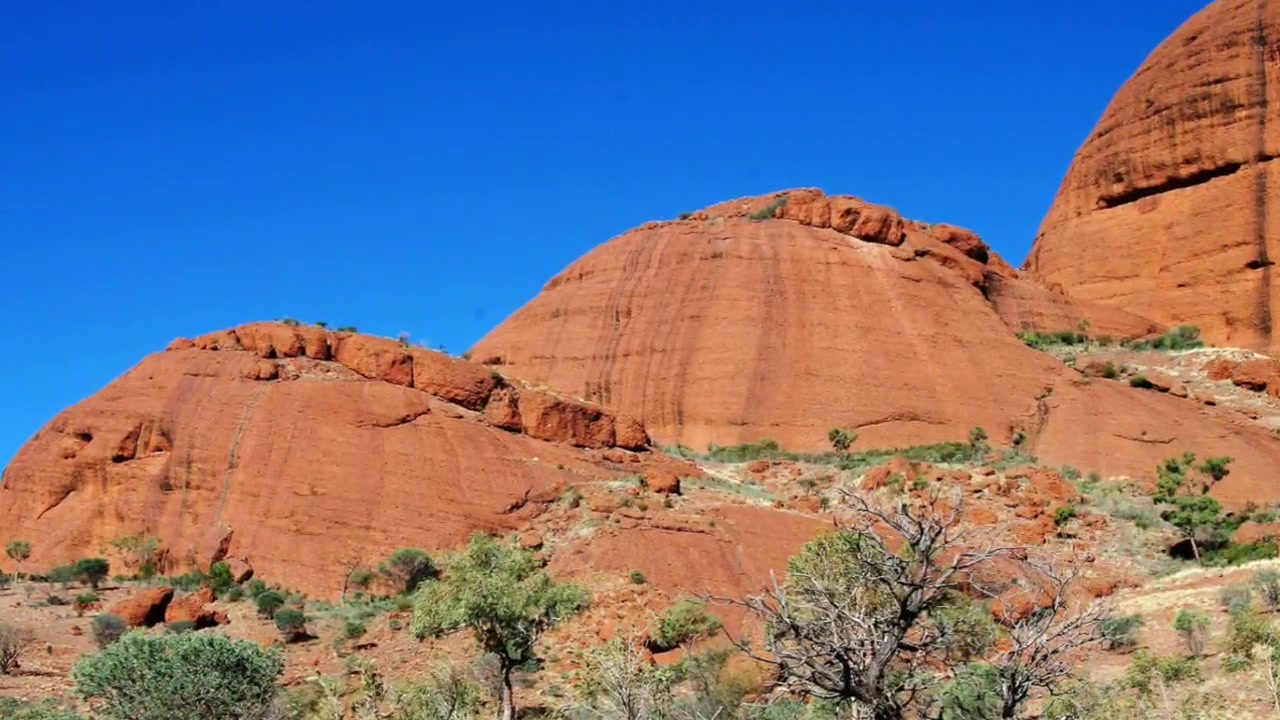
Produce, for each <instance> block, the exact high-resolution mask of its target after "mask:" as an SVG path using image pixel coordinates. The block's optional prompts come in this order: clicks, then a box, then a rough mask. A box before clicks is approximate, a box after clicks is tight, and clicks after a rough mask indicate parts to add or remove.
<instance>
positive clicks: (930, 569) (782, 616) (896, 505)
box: [711, 486, 1013, 720]
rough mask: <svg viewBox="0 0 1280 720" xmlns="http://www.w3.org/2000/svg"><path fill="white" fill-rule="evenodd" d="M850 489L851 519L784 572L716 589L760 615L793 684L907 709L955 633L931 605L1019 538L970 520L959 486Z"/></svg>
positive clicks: (885, 710)
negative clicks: (996, 535)
mask: <svg viewBox="0 0 1280 720" xmlns="http://www.w3.org/2000/svg"><path fill="white" fill-rule="evenodd" d="M943 495H944V493H943V490H942V489H941V488H940V487H939V486H935V487H934V488H932V489H931V490H930V491H929V492H927V493H925V494H924V495H923V496H912V495H899V496H894V497H892V498H887V499H886V498H883V497H876V496H865V495H862V494H857V493H846V496H845V497H846V501H847V503H848V505H849V509H850V511H851V518H850V520H849V521H848V522H847V524H845V525H843V526H838V527H837V528H836V529H835V531H834V532H833V533H831V534H828V535H826V536H824V537H821V538H819V539H818V540H815V541H814V542H812V543H810V544H809V545H807V546H806V548H805V550H804V552H802V553H801V554H800V555H798V556H796V557H795V558H793V559H792V561H791V563H790V567H789V569H788V573H787V579H786V581H785V582H779V581H778V580H777V579H776V577H775V578H773V579H772V581H771V583H770V586H769V587H768V588H766V589H765V590H764V591H763V592H761V593H760V594H756V595H749V596H747V597H745V598H719V597H717V598H711V601H712V602H717V603H720V604H725V605H730V606H738V607H741V608H743V609H744V610H745V611H746V612H747V614H748V616H751V617H754V618H755V619H757V620H758V621H760V622H761V624H762V626H763V634H764V648H763V650H764V651H763V652H761V651H759V650H757V649H755V648H754V647H752V645H751V644H750V643H749V642H748V641H747V640H745V639H743V638H731V639H732V640H733V642H734V643H735V645H737V646H738V647H739V648H740V649H741V650H743V651H744V652H746V653H747V654H748V655H750V656H751V657H752V658H754V659H755V660H757V661H759V662H762V663H765V664H766V665H769V666H772V667H773V668H774V670H775V671H776V677H777V682H778V683H779V684H780V685H782V686H784V687H785V688H786V689H788V690H789V691H792V692H795V693H798V694H800V695H803V696H810V697H816V698H820V699H824V700H830V701H834V702H836V703H839V704H843V705H849V706H852V707H853V711H854V713H855V714H856V715H857V716H860V717H864V718H869V719H871V720H899V719H900V718H902V717H903V716H904V714H905V713H906V712H907V710H908V708H910V707H911V706H912V705H913V704H915V703H916V701H917V700H918V699H919V698H921V697H922V696H923V695H924V694H925V692H926V691H927V690H929V689H930V687H931V686H932V685H933V684H934V683H933V678H932V674H931V673H930V672H926V671H928V670H931V669H932V668H934V667H936V666H937V665H938V663H939V662H941V660H942V656H943V654H944V652H945V649H946V647H947V646H948V644H949V642H950V640H951V638H949V637H948V631H947V628H946V627H945V626H944V625H942V624H939V623H936V622H934V621H933V620H932V618H931V617H930V612H931V611H934V610H937V609H939V608H942V607H944V606H946V605H947V604H949V603H952V602H954V601H955V599H956V597H957V596H958V595H959V593H960V591H961V590H963V589H964V588H966V587H967V584H968V582H969V576H970V574H971V573H972V572H973V571H974V570H975V569H977V568H979V567H981V566H984V565H986V564H987V563H990V562H992V561H993V560H996V559H998V558H1003V557H1008V556H1011V553H1012V551H1013V548H1010V547H1002V546H999V545H997V544H996V543H995V542H994V541H993V538H992V537H991V536H989V535H981V534H978V533H975V532H974V531H972V530H969V529H966V528H965V527H963V526H962V522H961V519H962V517H963V506H964V500H963V496H962V495H961V494H960V493H958V492H956V493H947V497H943Z"/></svg>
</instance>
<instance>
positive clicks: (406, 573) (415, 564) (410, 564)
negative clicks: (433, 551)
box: [379, 548, 437, 595]
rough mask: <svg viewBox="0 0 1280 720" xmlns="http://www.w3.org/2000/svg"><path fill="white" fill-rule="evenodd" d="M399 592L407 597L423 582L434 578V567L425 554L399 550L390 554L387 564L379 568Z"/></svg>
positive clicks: (414, 549) (417, 551)
mask: <svg viewBox="0 0 1280 720" xmlns="http://www.w3.org/2000/svg"><path fill="white" fill-rule="evenodd" d="M379 571H380V572H382V574H383V575H385V576H386V577H387V578H388V579H389V580H391V581H392V582H393V583H395V584H396V586H397V587H398V588H399V590H400V592H402V593H404V594H406V595H408V594H411V593H413V591H414V590H417V589H418V585H420V584H422V582H423V581H425V580H429V579H431V578H433V577H435V576H436V574H437V571H436V566H435V564H434V563H432V562H431V558H430V557H428V556H427V553H426V552H424V551H422V550H419V549H418V548H401V549H400V550H397V551H395V552H394V553H391V557H389V558H387V562H386V563H385V564H384V565H382V566H381V567H380V568H379Z"/></svg>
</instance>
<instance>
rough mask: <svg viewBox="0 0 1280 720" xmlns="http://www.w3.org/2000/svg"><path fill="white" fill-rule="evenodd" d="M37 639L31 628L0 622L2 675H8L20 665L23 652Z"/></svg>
mask: <svg viewBox="0 0 1280 720" xmlns="http://www.w3.org/2000/svg"><path fill="white" fill-rule="evenodd" d="M35 641H36V636H35V633H33V632H31V630H29V629H27V628H25V627H22V626H19V625H13V624H11V623H7V622H0V675H8V674H9V673H11V672H13V671H14V670H15V669H17V667H18V660H19V659H20V658H21V657H22V654H23V653H25V652H26V651H27V649H28V648H30V647H31V645H32V644H33V643H35Z"/></svg>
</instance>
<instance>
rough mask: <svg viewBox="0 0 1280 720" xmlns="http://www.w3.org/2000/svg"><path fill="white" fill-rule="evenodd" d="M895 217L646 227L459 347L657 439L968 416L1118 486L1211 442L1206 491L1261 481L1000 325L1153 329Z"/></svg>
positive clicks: (1210, 436)
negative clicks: (1214, 470) (1216, 471)
mask: <svg viewBox="0 0 1280 720" xmlns="http://www.w3.org/2000/svg"><path fill="white" fill-rule="evenodd" d="M784 196H785V200H784ZM855 211H856V214H857V219H856V220H849V221H847V222H846V221H841V222H840V223H836V222H835V221H834V220H833V218H837V217H845V216H848V217H852V214H851V213H854V212H855ZM753 217H754V218H763V219H757V220H753V219H752V218H753ZM895 217H898V216H897V214H896V213H894V212H892V211H890V210H888V209H884V208H880V209H876V208H872V206H870V205H869V204H867V203H865V202H863V201H860V200H856V199H851V198H833V197H828V196H825V195H823V194H822V193H821V192H820V191H817V190H791V191H788V192H785V193H775V194H772V195H768V196H763V197H758V198H747V199H743V200H736V201H732V202H727V203H722V204H719V205H715V206H713V207H710V208H707V209H706V210H702V211H700V212H696V213H693V214H691V215H690V216H689V217H688V218H687V219H685V220H681V221H677V222H668V223H649V224H647V225H645V226H643V227H641V228H639V229H637V230H634V231H632V232H629V233H626V234H624V235H622V236H619V237H617V238H614V239H613V240H611V241H609V242H607V243H605V244H604V245H601V246H600V247H598V248H596V249H595V250H593V251H591V252H590V253H588V254H587V255H586V256H584V257H583V258H582V259H581V260H579V261H577V262H575V263H573V264H572V265H571V266H569V267H568V268H567V269H565V270H564V271H563V272H561V273H560V274H559V275H558V276H556V277H555V278H553V279H552V280H551V281H550V282H548V283H547V285H546V287H545V288H544V290H543V292H542V293H541V294H539V295H538V296H537V297H535V298H534V299H533V300H531V301H530V302H529V303H528V304H527V305H525V306H524V307H523V308H521V309H520V310H519V311H517V312H516V313H515V314H514V315H513V316H511V317H510V318H508V319H507V320H506V321H505V322H504V323H502V324H501V325H500V326H499V327H498V328H496V329H495V330H494V331H493V332H492V333H490V334H489V335H488V336H487V337H486V338H484V339H483V340H481V341H480V343H478V344H477V346H476V347H475V348H474V350H473V356H474V357H478V358H486V359H487V361H490V362H492V363H493V365H494V366H496V367H499V368H501V370H502V372H503V373H504V374H506V375H508V376H510V377H515V378H520V379H521V380H524V381H526V382H528V383H531V384H533V385H537V386H546V387H553V388H556V389H558V390H560V391H563V392H565V393H568V394H571V395H576V396H580V397H585V398H587V399H589V400H593V401H597V402H599V403H601V404H602V405H603V406H605V407H609V408H612V409H615V410H616V411H618V412H620V413H625V414H626V415H628V416H631V417H635V418H638V419H639V420H640V422H641V423H642V424H643V425H644V427H645V428H646V429H648V431H649V432H650V433H651V434H652V435H653V436H654V438H655V439H656V440H657V441H658V442H659V443H661V444H664V445H674V444H677V443H679V444H684V445H689V446H691V447H695V448H703V447H706V446H707V445H709V444H716V445H734V444H738V443H742V442H754V441H758V440H761V439H764V438H772V439H775V440H777V441H778V442H779V443H781V444H782V446H784V447H786V448H789V449H793V450H819V449H826V448H827V447H828V443H827V433H828V431H829V430H830V428H832V427H843V428H849V429H854V430H857V431H858V433H859V437H858V443H857V447H880V448H883V447H895V446H904V445H911V444H917V443H928V442H938V441H945V440H960V439H963V438H965V437H967V435H968V432H969V430H970V429H971V428H973V427H974V426H982V427H984V428H986V429H987V430H988V432H990V433H991V434H992V437H993V439H994V441H995V442H996V443H997V444H1007V443H1009V442H1011V440H1012V438H1013V437H1014V435H1015V434H1016V433H1022V434H1023V435H1024V436H1025V437H1026V442H1027V444H1026V449H1027V450H1028V451H1029V452H1031V453H1033V454H1035V455H1037V456H1039V457H1040V458H1042V459H1046V460H1049V461H1051V462H1054V463H1057V464H1070V465H1074V466H1076V467H1078V468H1083V469H1085V470H1099V471H1101V472H1104V473H1112V474H1123V475H1130V476H1134V477H1142V476H1147V475H1150V474H1151V473H1152V470H1153V468H1154V467H1155V466H1156V465H1157V464H1158V463H1159V462H1160V461H1161V460H1163V459H1164V458H1166V457H1168V456H1170V455H1174V454H1178V453H1181V452H1182V451H1184V450H1191V451H1194V452H1197V453H1201V454H1214V455H1230V456H1232V457H1235V458H1237V465H1235V466H1234V470H1233V473H1232V475H1231V477H1229V478H1228V479H1227V481H1226V482H1224V483H1223V484H1222V485H1221V486H1220V487H1219V488H1218V489H1217V490H1216V491H1215V492H1218V493H1219V494H1220V496H1221V497H1222V498H1223V499H1224V500H1226V501H1228V502H1236V501H1239V502H1243V501H1245V500H1247V499H1249V498H1250V495H1252V494H1254V493H1256V492H1257V491H1258V489H1259V488H1268V489H1267V490H1265V492H1268V493H1271V494H1273V495H1274V494H1277V493H1278V492H1280V491H1277V490H1275V489H1270V482H1269V480H1268V479H1267V478H1268V476H1269V472H1270V471H1269V470H1268V469H1267V465H1268V464H1269V463H1271V462H1274V461H1277V460H1280V444H1278V443H1277V442H1276V441H1275V440H1274V438H1272V437H1270V435H1269V434H1268V433H1267V432H1266V430H1265V429H1263V428H1261V427H1257V426H1255V425H1250V424H1247V423H1244V422H1242V419H1241V418H1240V417H1239V416H1237V415H1231V414H1229V413H1225V412H1215V411H1214V410H1215V409H1213V408H1207V407H1203V406H1202V405H1200V404H1198V403H1194V402H1192V401H1189V400H1184V399H1183V398H1180V397H1175V393H1173V387H1172V385H1171V386H1170V393H1164V394H1161V393H1151V392H1143V391H1139V390H1135V389H1133V388H1129V387H1127V386H1126V385H1123V384H1121V383H1116V382H1112V381H1108V380H1089V379H1085V378H1081V377H1080V376H1079V375H1078V374H1077V373H1076V372H1074V371H1072V370H1069V369H1068V368H1066V367H1065V366H1064V365H1062V364H1061V363H1060V362H1058V361H1057V360H1055V359H1053V358H1051V357H1049V356H1047V355H1045V354H1043V353H1040V352H1038V351H1035V350H1032V349H1030V348H1028V347H1026V346H1025V345H1024V344H1023V343H1022V342H1020V341H1019V340H1018V339H1017V338H1016V337H1015V335H1014V332H1011V330H1014V331H1016V330H1020V329H1023V328H1026V329H1036V330H1067V329H1070V330H1075V329H1077V328H1078V327H1081V326H1085V327H1087V329H1088V331H1089V332H1090V333H1091V334H1093V335H1095V336H1100V335H1109V336H1111V337H1112V338H1113V339H1116V340H1118V339H1122V338H1126V337H1137V336H1142V335H1147V334H1149V333H1151V332H1153V331H1156V330H1159V329H1161V328H1162V327H1163V326H1160V325H1157V324H1156V323H1154V322H1152V321H1150V320H1147V319H1145V318H1142V317H1139V316H1136V315H1133V314H1131V313H1128V312H1126V311H1124V310H1121V309H1117V308H1108V307H1107V306H1103V305H1098V304H1096V303H1091V302H1089V301H1086V300H1081V299H1079V298H1075V297H1072V296H1069V295H1065V294H1062V293H1060V292H1054V291H1051V290H1049V289H1047V288H1046V287H1044V286H1043V285H1042V284H1040V283H1039V282H1038V281H1036V280H1034V279H1030V278H1027V277H1025V276H1024V275H1023V274H1021V273H1019V272H1018V271H1016V270H1013V269H1012V268H1010V267H1009V266H1008V265H1006V264H1005V263H1004V262H1003V261H1001V260H1000V258H999V257H998V256H996V255H995V254H994V253H992V252H990V250H989V249H987V248H986V246H985V245H984V244H982V243H981V240H980V239H979V238H977V236H975V235H973V234H972V233H970V232H968V231H965V230H962V229H959V228H954V227H951V226H930V225H924V224H921V223H916V222H912V221H907V220H902V221H901V223H900V224H899V222H898V221H896V220H893V218H895ZM864 218H873V220H867V221H866V222H868V223H870V224H868V225H862V224H861V223H863V219H864ZM886 218H887V219H886ZM899 226H900V227H901V233H902V235H901V242H899V234H898V233H899V231H898V227H899ZM858 233H862V235H861V236H860V235H858ZM984 255H985V258H986V261H985V262H983V261H982V258H983V256H984ZM1176 394H1177V395H1180V394H1182V393H1181V392H1178V393H1176ZM518 409H519V410H522V409H523V408H522V407H521V408H518ZM516 414H518V413H515V412H513V411H511V410H510V409H509V408H504V410H503V412H502V415H503V417H514V415H516ZM526 425H527V423H526ZM1254 499H1257V498H1254Z"/></svg>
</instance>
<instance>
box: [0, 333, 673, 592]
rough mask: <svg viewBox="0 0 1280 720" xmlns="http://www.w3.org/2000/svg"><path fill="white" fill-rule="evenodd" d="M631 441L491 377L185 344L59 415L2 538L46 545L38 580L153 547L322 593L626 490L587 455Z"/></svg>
mask: <svg viewBox="0 0 1280 720" xmlns="http://www.w3.org/2000/svg"><path fill="white" fill-rule="evenodd" d="M493 402H498V403H499V404H500V405H501V406H502V407H503V408H510V407H515V408H518V410H519V413H518V415H517V416H516V418H514V419H513V418H511V417H510V416H509V415H505V414H503V413H499V412H497V411H496V410H495V411H494V412H489V411H488V409H489V408H490V406H491V404H492V403H493ZM495 416H499V421H498V422H495V421H493V420H492V418H494V417H495ZM620 443H621V444H625V446H626V448H627V449H635V450H640V449H643V448H644V447H645V446H646V445H647V444H648V437H647V435H646V434H645V433H644V431H643V429H642V428H639V426H638V424H637V423H636V422H635V421H634V420H631V419H627V418H620V417H619V416H618V415H617V414H616V413H614V412H611V411H606V410H604V409H602V408H600V407H597V406H594V405H591V404H589V403H584V402H582V401H579V400H573V399H570V398H561V397H558V396H554V395H549V394H547V393H546V392H541V391H535V390H531V389H528V388H523V387H516V386H513V385H511V384H509V383H507V382H506V381H505V380H504V379H502V377H501V376H500V375H498V374H497V373H495V372H493V371H491V370H489V369H488V368H485V367H483V366H480V365H478V364H473V363H468V362H466V361H463V360H459V359H455V358H450V357H447V356H444V355H442V354H439V353H434V352H430V351H427V350H422V349H419V348H409V347H404V346H402V345H401V344H400V343H398V342H396V341H394V340H385V339H381V338H372V337H366V336H360V335H351V334H347V333H333V332H327V331H324V330H321V329H319V328H297V327H287V326H285V325H279V324H272V323H263V324H255V325H248V326H244V327H241V328H237V329H235V330H229V331H224V332H219V333H214V334H212V335H208V336H204V337H201V338H197V339H195V340H185V341H175V343H174V344H173V345H172V346H171V349H170V350H168V351H166V352H162V353H157V354H154V355H151V356H149V357H147V358H146V359H144V360H143V361H142V362H141V363H140V364H139V365H138V366H137V367H135V368H134V369H132V370H130V371H129V372H127V373H126V374H125V375H123V376H122V377H120V378H119V379H117V380H116V381H115V382H113V383H111V384H110V385H109V386H108V387H106V388H105V389H103V390H102V391H101V392H99V393H98V394H97V395H94V396H93V397H91V398H89V399H87V400H85V401H83V402H81V403H79V404H77V405H75V406H73V407H71V408H69V409H67V410H66V411H64V412H62V413H61V414H59V415H58V416H57V417H55V418H54V419H53V420H52V421H51V422H50V423H49V424H48V425H47V426H46V427H45V428H43V429H42V430H41V431H40V432H39V433H37V434H36V436H35V437H33V438H32V439H31V441H30V442H28V443H27V445H26V446H25V447H23V448H22V450H21V451H19V453H18V455H17V456H16V457H15V458H14V460H13V462H12V463H11V464H10V465H9V467H8V468H7V469H6V470H5V473H4V476H3V483H2V484H0V527H4V528H5V529H6V532H9V531H10V529H12V536H14V537H31V538H40V542H39V543H36V544H35V556H34V557H33V558H32V562H31V564H32V566H33V567H39V566H50V565H54V564H58V563H63V562H68V561H71V560H74V559H76V558H81V557H87V556H90V555H92V554H94V553H96V552H97V549H98V548H100V547H103V546H105V545H107V544H108V543H109V542H110V541H111V540H112V539H114V538H118V537H121V536H124V535H130V534H136V533H139V532H146V533H149V534H153V535H156V536H158V537H160V538H162V539H163V541H164V545H165V548H166V550H167V557H168V558H169V561H170V562H171V563H172V566H171V567H169V568H166V569H167V570H171V571H176V570H181V569H188V568H191V567H201V568H204V569H207V568H208V565H209V564H210V563H212V562H215V561H219V560H224V559H225V560H233V561H234V563H235V565H236V567H238V568H242V570H240V572H239V574H244V572H245V571H244V570H243V568H248V567H250V565H251V566H252V568H253V569H254V570H256V571H257V572H258V574H259V575H261V576H263V577H267V578H270V579H271V581H272V582H274V583H279V584H282V585H284V586H287V587H296V588H299V589H303V590H305V591H308V592H312V593H317V594H320V593H326V592H333V591H336V590H337V589H338V588H340V587H341V581H342V576H343V574H344V571H343V570H342V567H343V565H344V563H346V562H348V561H357V560H358V561H360V562H361V563H363V564H365V565H373V564H376V563H377V562H378V561H379V560H380V559H383V558H385V557H386V555H387V554H388V553H390V552H391V551H392V550H394V549H396V548H399V547H422V548H424V549H427V550H428V551H433V550H440V549H444V548H453V547H456V546H457V545H459V544H461V543H462V542H464V541H465V539H466V538H467V537H468V536H469V535H470V534H471V533H472V532H474V531H477V530H506V529H515V528H518V527H519V525H520V523H521V522H522V518H524V517H526V516H527V515H528V514H529V513H531V512H536V510H537V508H538V507H540V506H541V505H543V504H545V503H548V502H550V501H552V500H554V499H555V498H556V497H557V496H558V494H559V493H560V492H561V491H562V490H563V489H564V488H565V487H567V486H568V485H569V484H572V483H576V482H582V481H583V478H594V477H598V478H602V479H606V478H608V477H612V476H616V475H619V474H620V473H619V472H618V471H614V470H609V469H607V468H604V467H602V466H601V461H600V460H598V459H597V458H596V457H595V456H596V455H597V454H598V453H596V452H594V451H593V449H605V448H615V446H617V445H618V444H620ZM640 455H641V456H642V457H645V458H647V457H649V456H650V454H649V453H640ZM646 462H647V461H646ZM644 466H645V463H644V462H642V463H641V467H644ZM160 612H161V617H163V610H161V611H160Z"/></svg>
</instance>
